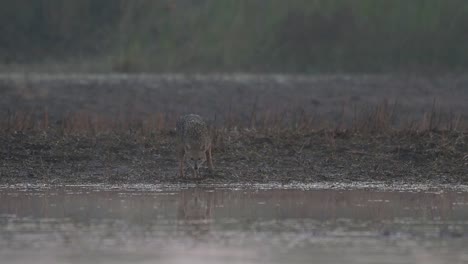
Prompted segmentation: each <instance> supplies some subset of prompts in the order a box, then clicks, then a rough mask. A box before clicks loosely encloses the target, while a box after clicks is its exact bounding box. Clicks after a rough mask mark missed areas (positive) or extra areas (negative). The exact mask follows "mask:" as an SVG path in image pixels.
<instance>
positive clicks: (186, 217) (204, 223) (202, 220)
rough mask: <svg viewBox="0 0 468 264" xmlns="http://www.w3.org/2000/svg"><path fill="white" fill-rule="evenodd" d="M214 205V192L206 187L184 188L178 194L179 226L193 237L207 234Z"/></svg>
mask: <svg viewBox="0 0 468 264" xmlns="http://www.w3.org/2000/svg"><path fill="white" fill-rule="evenodd" d="M214 206H215V196H214V192H213V191H210V190H207V189H190V190H184V191H182V193H180V194H179V199H178V212H177V219H178V220H179V221H178V223H179V224H178V225H179V228H180V229H181V230H182V231H185V232H187V233H188V234H190V235H192V236H193V237H194V238H200V237H201V236H202V235H206V234H209V231H210V228H211V222H212V219H213V207H214Z"/></svg>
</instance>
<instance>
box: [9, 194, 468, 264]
mask: <svg viewBox="0 0 468 264" xmlns="http://www.w3.org/2000/svg"><path fill="white" fill-rule="evenodd" d="M312 262H313V263H467V262H468V193H466V192H458V191H448V190H445V191H444V190H439V191H433V192H429V191H382V190H381V191H379V190H373V191H371V190H314V189H310V190H303V189H255V188H247V189H241V188H239V189H231V188H223V187H203V188H197V187H186V188H155V189H151V190H145V189H142V190H138V189H125V188H116V189H113V188H99V187H95V188H93V187H61V188H58V187H50V188H39V189H37V188H33V189H31V188H20V189H18V188H0V263H15V264H16V263H18V264H19V263H26V264H27V263H35V264H42V263H52V264H54V263H205V264H206V263H312Z"/></svg>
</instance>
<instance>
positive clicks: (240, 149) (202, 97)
mask: <svg viewBox="0 0 468 264" xmlns="http://www.w3.org/2000/svg"><path fill="white" fill-rule="evenodd" d="M0 94H1V96H0V144H1V146H2V148H1V149H0V162H1V164H0V166H1V167H0V183H71V184H83V183H177V182H182V181H183V182H187V181H188V182H191V181H192V180H190V179H189V180H181V179H179V178H178V177H177V161H176V156H175V153H174V146H173V142H174V131H173V127H174V124H175V120H176V118H177V117H178V116H179V115H180V114H184V113H197V114H200V115H202V116H204V117H205V118H206V119H207V121H208V122H209V123H210V127H211V131H212V134H213V142H214V162H215V172H214V173H213V174H209V173H208V172H207V171H202V173H204V174H205V175H206V178H205V179H203V180H201V182H204V183H265V182H282V183H290V182H317V181H331V182H364V181H383V182H388V183H429V184H437V183H452V184H459V183H463V184H468V144H467V135H468V132H467V120H466V119H467V113H468V104H467V103H466V102H467V101H468V77H465V76H444V77H414V76H387V75H380V76H346V75H334V76H315V77H305V76H282V75H268V76H255V75H210V76H198V75H189V76H183V75H157V76H155V75H34V74H28V75H25V74H15V75H5V74H4V75H1V76H0Z"/></svg>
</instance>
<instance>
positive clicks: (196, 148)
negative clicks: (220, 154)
mask: <svg viewBox="0 0 468 264" xmlns="http://www.w3.org/2000/svg"><path fill="white" fill-rule="evenodd" d="M205 151H206V149H205V147H204V146H200V145H198V144H194V145H185V153H186V154H185V155H186V157H187V161H188V163H189V164H190V167H192V169H193V170H194V171H196V172H198V169H199V168H200V167H201V165H203V163H204V162H205V161H206V155H205Z"/></svg>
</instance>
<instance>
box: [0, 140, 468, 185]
mask: <svg viewBox="0 0 468 264" xmlns="http://www.w3.org/2000/svg"><path fill="white" fill-rule="evenodd" d="M467 136H468V134H467V133H464V134H463V133H455V132H453V133H427V134H420V135H417V134H406V133H405V134H395V135H385V136H384V135H380V136H376V135H352V134H340V135H338V134H335V135H328V134H327V133H325V132H324V133H320V132H317V133H312V134H307V135H296V134H287V133H285V134H281V135H262V134H259V133H255V132H243V133H236V132H229V133H225V134H223V135H218V137H222V139H218V143H217V145H216V146H215V150H214V162H215V167H216V168H215V171H214V173H209V172H208V171H207V170H206V169H203V170H202V174H203V175H204V177H205V178H204V179H202V180H193V179H180V178H179V177H178V175H177V173H178V171H177V160H176V155H175V153H174V144H173V142H174V136H173V133H170V132H169V133H160V134H154V135H152V136H150V137H142V136H139V135H105V136H97V137H88V136H61V135H52V134H10V135H2V136H1V137H0V143H1V145H2V146H3V147H2V150H1V151H0V160H1V168H0V183H1V184H11V183H25V182H26V183H67V184H83V183H112V184H118V183H177V182H202V183H270V182H280V183H292V182H305V183H309V182H323V181H332V182H354V181H356V182H365V181H383V182H387V183H404V184H407V183H408V184H414V183H418V184H420V183H427V184H437V183H453V184H468V156H467V152H466V150H467V148H468V145H467V142H466V139H467Z"/></svg>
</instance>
